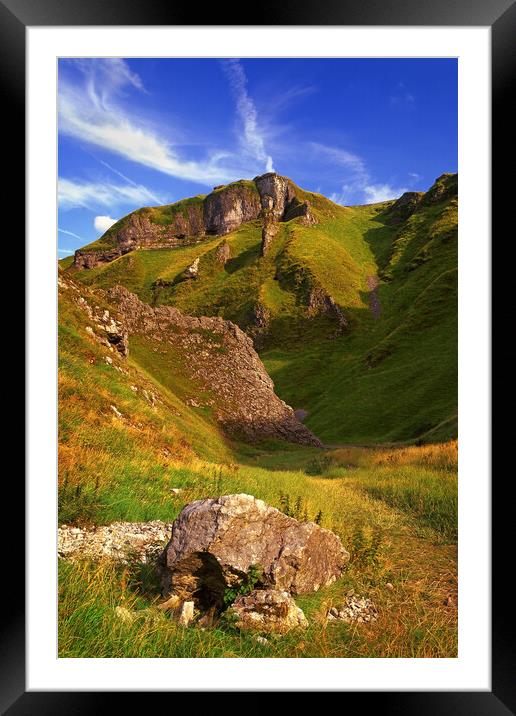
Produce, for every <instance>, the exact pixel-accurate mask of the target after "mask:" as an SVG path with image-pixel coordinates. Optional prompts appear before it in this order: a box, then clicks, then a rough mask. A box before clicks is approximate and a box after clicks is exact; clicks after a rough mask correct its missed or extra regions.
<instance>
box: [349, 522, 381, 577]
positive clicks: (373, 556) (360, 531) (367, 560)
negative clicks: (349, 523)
mask: <svg viewBox="0 0 516 716" xmlns="http://www.w3.org/2000/svg"><path fill="white" fill-rule="evenodd" d="M382 542H383V533H382V531H381V530H380V529H379V528H378V527H374V528H373V530H372V532H371V534H370V535H368V534H367V532H366V531H365V530H364V528H363V527H358V526H357V527H355V530H354V531H353V535H352V538H351V562H352V563H353V564H355V565H357V566H361V567H364V566H374V565H376V564H378V559H379V553H380V549H381V546H382Z"/></svg>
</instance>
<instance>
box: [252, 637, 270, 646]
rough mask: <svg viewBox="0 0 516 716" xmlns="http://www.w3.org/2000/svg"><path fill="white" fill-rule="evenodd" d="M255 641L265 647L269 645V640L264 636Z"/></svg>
mask: <svg viewBox="0 0 516 716" xmlns="http://www.w3.org/2000/svg"><path fill="white" fill-rule="evenodd" d="M255 641H257V642H258V644H262V645H263V646H266V645H267V644H268V643H269V640H268V639H266V638H265V637H264V636H261V635H260V634H258V636H256V637H255Z"/></svg>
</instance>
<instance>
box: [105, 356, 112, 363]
mask: <svg viewBox="0 0 516 716" xmlns="http://www.w3.org/2000/svg"><path fill="white" fill-rule="evenodd" d="M104 360H105V361H106V363H107V364H108V365H113V359H112V358H111V356H106V357H105V358H104Z"/></svg>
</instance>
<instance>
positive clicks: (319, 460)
mask: <svg viewBox="0 0 516 716" xmlns="http://www.w3.org/2000/svg"><path fill="white" fill-rule="evenodd" d="M335 465H336V460H335V458H334V457H332V456H331V455H317V456H316V457H314V458H313V460H310V462H309V463H308V464H307V466H306V468H305V473H306V474H307V475H324V473H325V472H326V470H329V469H330V468H331V467H335Z"/></svg>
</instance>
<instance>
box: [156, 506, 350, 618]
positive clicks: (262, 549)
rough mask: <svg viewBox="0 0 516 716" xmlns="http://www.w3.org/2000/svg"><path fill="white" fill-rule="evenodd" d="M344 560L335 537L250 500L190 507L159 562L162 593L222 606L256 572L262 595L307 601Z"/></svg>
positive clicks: (205, 605)
mask: <svg viewBox="0 0 516 716" xmlns="http://www.w3.org/2000/svg"><path fill="white" fill-rule="evenodd" d="M348 561H349V553H348V552H347V551H346V550H345V549H344V547H343V546H342V543H341V541H340V539H339V537H338V536H337V535H335V534H334V533H333V532H330V531H329V530H326V529H324V528H322V527H319V526H318V525H316V524H315V523H313V522H299V521H298V520H296V519H294V518H292V517H288V516H287V515H285V514H284V513H282V512H280V511H279V510H277V509H276V508H274V507H271V506H270V505H267V504H266V503H265V502H263V501H262V500H259V499H257V498H255V497H253V496H252V495H246V494H237V495H225V496H223V497H218V498H216V499H215V498H207V499H204V500H197V501H195V502H191V503H190V504H188V505H186V507H184V508H183V510H182V512H181V513H180V514H179V516H178V517H177V519H176V520H175V522H174V524H173V526H172V537H171V539H170V542H169V543H168V544H167V546H166V547H165V550H164V551H163V553H162V555H161V557H160V559H159V560H158V570H159V573H160V581H161V587H162V594H163V595H165V596H167V595H170V594H177V595H178V596H179V597H180V598H181V599H182V600H183V601H186V600H193V601H195V602H196V604H198V605H199V606H200V608H202V609H208V608H209V607H211V606H216V607H220V606H221V605H222V603H223V598H224V593H225V590H226V589H228V588H231V587H234V586H237V585H240V584H241V583H242V580H243V579H244V578H245V576H246V575H247V573H248V572H249V569H250V568H251V567H252V566H254V567H257V568H258V569H259V570H260V579H259V584H258V585H257V586H258V587H260V588H261V589H273V590H279V591H286V592H288V593H289V594H305V593H309V592H313V591H317V590H318V589H319V588H320V587H324V586H327V585H329V584H332V583H333V582H334V581H335V580H336V579H337V578H338V577H339V576H340V575H341V573H342V571H343V570H344V568H345V566H346V564H347V562H348Z"/></svg>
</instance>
